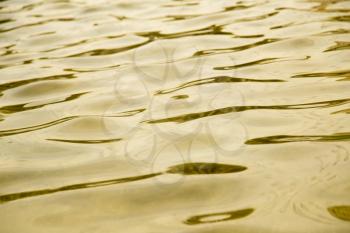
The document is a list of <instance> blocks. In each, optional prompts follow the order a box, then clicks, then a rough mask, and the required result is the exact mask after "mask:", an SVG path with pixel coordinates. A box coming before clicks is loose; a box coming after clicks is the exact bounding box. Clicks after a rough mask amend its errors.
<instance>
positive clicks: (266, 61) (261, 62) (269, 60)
mask: <svg viewBox="0 0 350 233" xmlns="http://www.w3.org/2000/svg"><path fill="white" fill-rule="evenodd" d="M309 58H310V56H306V57H305V58H299V59H283V58H278V57H274V58H264V59H260V60H256V61H251V62H246V63H242V64H237V65H232V66H219V67H214V70H232V69H237V68H242V67H246V66H255V65H264V64H270V63H274V62H284V61H295V60H308V59H309Z"/></svg>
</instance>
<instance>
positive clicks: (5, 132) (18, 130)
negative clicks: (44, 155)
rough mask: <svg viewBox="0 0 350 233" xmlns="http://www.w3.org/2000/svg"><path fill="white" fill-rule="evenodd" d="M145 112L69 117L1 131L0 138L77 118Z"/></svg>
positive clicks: (134, 112) (120, 114)
mask: <svg viewBox="0 0 350 233" xmlns="http://www.w3.org/2000/svg"><path fill="white" fill-rule="evenodd" d="M143 111H145V109H137V110H132V111H126V112H121V113H118V114H116V115H108V116H101V115H78V116H69V117H64V118H61V119H58V120H54V121H50V122H47V123H43V124H39V125H34V126H29V127H24V128H16V129H8V130H1V131H0V137H7V136H11V135H16V134H22V133H28V132H32V131H36V130H41V129H45V128H49V127H51V126H54V125H58V124H61V123H64V122H67V121H71V120H74V119H77V118H82V117H128V116H133V115H136V114H138V113H140V112H143Z"/></svg>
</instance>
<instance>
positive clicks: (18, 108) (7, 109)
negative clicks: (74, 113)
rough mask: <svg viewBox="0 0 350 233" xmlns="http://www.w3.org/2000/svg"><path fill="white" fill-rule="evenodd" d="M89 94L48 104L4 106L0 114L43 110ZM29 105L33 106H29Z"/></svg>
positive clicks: (73, 96)
mask: <svg viewBox="0 0 350 233" xmlns="http://www.w3.org/2000/svg"><path fill="white" fill-rule="evenodd" d="M87 93H88V92H83V93H78V94H73V95H70V96H68V97H66V98H64V99H63V100H59V101H53V102H50V103H46V104H38V105H35V102H30V103H24V104H16V105H8V106H3V107H0V112H1V113H5V114H11V113H17V112H23V111H28V110H33V109H37V108H42V107H45V106H47V105H51V104H57V103H63V102H67V101H72V100H75V99H78V98H79V97H80V96H82V95H85V94H87ZM40 102H42V101H40ZM27 105H31V106H27Z"/></svg>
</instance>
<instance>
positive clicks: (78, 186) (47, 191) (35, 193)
mask: <svg viewBox="0 0 350 233" xmlns="http://www.w3.org/2000/svg"><path fill="white" fill-rule="evenodd" d="M160 174H161V173H153V174H147V175H141V176H133V177H126V178H119V179H111V180H102V181H96V182H88V183H80V184H73V185H67V186H62V187H59V188H53V189H40V190H33V191H27V192H20V193H11V194H5V195H1V196H0V204H3V203H6V202H10V201H15V200H18V199H23V198H28V197H35V196H41V195H47V194H52V193H57V192H65V191H72V190H78V189H87V188H96V187H102V186H107V185H115V184H122V183H127V182H133V181H138V180H144V179H148V178H152V177H155V176H159V175H160Z"/></svg>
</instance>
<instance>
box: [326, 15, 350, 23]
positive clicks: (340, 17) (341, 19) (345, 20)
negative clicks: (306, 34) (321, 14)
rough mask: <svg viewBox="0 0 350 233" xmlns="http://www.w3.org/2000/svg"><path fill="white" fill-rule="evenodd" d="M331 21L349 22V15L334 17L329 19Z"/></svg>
mask: <svg viewBox="0 0 350 233" xmlns="http://www.w3.org/2000/svg"><path fill="white" fill-rule="evenodd" d="M330 20H331V21H337V22H350V15H341V16H336V17H333V18H331V19H330Z"/></svg>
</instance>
